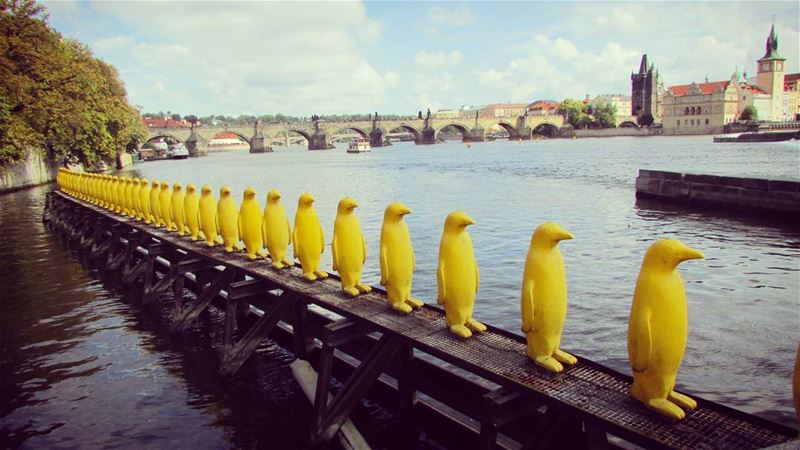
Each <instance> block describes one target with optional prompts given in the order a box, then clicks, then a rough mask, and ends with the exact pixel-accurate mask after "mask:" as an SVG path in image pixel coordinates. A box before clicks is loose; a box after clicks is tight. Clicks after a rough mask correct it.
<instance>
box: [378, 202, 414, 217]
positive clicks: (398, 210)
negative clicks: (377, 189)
mask: <svg viewBox="0 0 800 450" xmlns="http://www.w3.org/2000/svg"><path fill="white" fill-rule="evenodd" d="M406 214H411V209H410V208H409V207H408V206H406V205H404V204H402V203H400V202H393V203H389V206H387V207H386V211H384V212H383V218H384V220H386V219H394V220H401V219H402V218H403V216H405V215H406Z"/></svg>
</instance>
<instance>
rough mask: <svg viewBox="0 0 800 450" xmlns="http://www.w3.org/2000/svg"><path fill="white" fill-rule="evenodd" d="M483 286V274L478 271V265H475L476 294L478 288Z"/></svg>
mask: <svg viewBox="0 0 800 450" xmlns="http://www.w3.org/2000/svg"><path fill="white" fill-rule="evenodd" d="M480 285H481V273H480V270H478V263H477V262H476V263H475V292H478V287H479V286H480Z"/></svg>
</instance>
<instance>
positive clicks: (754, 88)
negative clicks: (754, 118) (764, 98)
mask: <svg viewBox="0 0 800 450" xmlns="http://www.w3.org/2000/svg"><path fill="white" fill-rule="evenodd" d="M742 88H743V89H745V90H747V91H750V92H752V93H754V94H766V92H764V91H762V90H761V88H759V87H758V86H753V85H752V84H744V85H742Z"/></svg>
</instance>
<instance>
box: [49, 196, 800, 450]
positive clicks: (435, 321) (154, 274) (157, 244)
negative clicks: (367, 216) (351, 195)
mask: <svg viewBox="0 0 800 450" xmlns="http://www.w3.org/2000/svg"><path fill="white" fill-rule="evenodd" d="M43 220H44V222H45V223H46V224H47V225H48V227H49V228H50V229H51V230H52V231H53V232H54V233H55V234H57V235H59V236H61V237H62V238H63V240H64V241H65V242H66V243H67V244H68V245H69V246H70V247H72V248H74V249H76V250H77V252H78V254H79V255H80V256H81V258H83V259H84V260H85V261H86V262H87V263H89V264H93V265H96V266H97V267H98V268H99V269H101V271H102V272H103V273H104V274H105V275H104V277H105V278H107V280H108V281H109V282H112V283H116V284H119V285H121V286H123V287H127V286H134V285H141V290H142V303H143V304H145V305H146V304H153V303H155V302H159V301H160V299H161V297H162V295H163V294H165V293H167V292H168V291H171V292H172V294H173V296H172V297H173V298H174V304H173V305H172V311H173V314H172V328H173V329H174V331H175V332H181V331H182V330H186V329H187V328H189V327H191V326H193V325H194V324H195V321H196V320H197V319H198V318H199V317H200V316H201V314H203V312H204V311H206V310H207V309H208V308H219V309H221V310H222V311H224V312H225V325H224V326H225V329H224V349H223V355H222V358H221V361H222V363H221V367H220V371H221V372H222V373H224V374H234V373H235V372H236V371H237V370H239V368H241V367H242V365H243V364H245V363H246V362H247V360H248V358H249V357H250V356H251V355H252V354H253V352H254V351H255V349H256V348H257V347H258V345H259V344H260V343H261V342H262V341H263V340H264V339H267V338H269V339H273V340H274V341H275V342H277V343H278V344H280V345H282V346H284V347H286V348H288V349H289V350H291V351H292V352H294V354H295V355H297V357H298V358H302V359H306V360H308V361H309V362H311V363H312V364H313V365H314V367H315V368H316V369H317V371H318V373H319V382H318V384H317V392H316V396H315V398H316V399H317V401H316V403H315V405H314V408H313V417H312V419H311V420H312V436H310V438H309V442H310V443H317V442H324V441H328V440H329V439H331V437H332V436H333V435H334V434H335V433H336V431H337V430H338V429H339V427H340V426H341V425H342V423H344V421H345V420H347V418H348V417H349V415H350V413H351V412H352V411H353V409H354V408H355V407H356V406H357V405H358V404H359V402H360V401H361V400H362V399H363V398H365V397H368V398H371V399H374V400H375V401H377V402H379V403H380V404H382V405H384V406H385V407H386V408H387V409H388V410H390V411H392V412H394V413H396V414H397V415H398V417H400V419H401V421H402V423H404V424H407V425H408V429H409V430H418V429H423V430H425V432H426V433H428V434H430V435H433V436H440V435H441V436H443V439H446V436H447V435H459V436H465V437H466V438H467V439H473V441H472V442H475V444H476V445H475V446H476V447H480V448H484V449H490V448H507V449H516V448H608V447H614V446H619V445H623V446H624V442H629V443H633V444H635V445H638V446H641V447H645V448H686V449H689V448H691V449H697V448H701V449H703V448H706V449H711V448H726V449H729V448H763V447H768V446H773V445H777V444H781V443H785V442H787V441H789V440H791V439H792V438H794V437H795V436H796V434H797V431H796V430H794V429H792V428H789V427H785V426H782V425H779V424H776V423H773V422H770V421H768V420H764V419H761V418H759V417H756V416H753V415H749V414H746V413H743V412H740V411H737V410H734V409H731V408H728V407H725V406H723V405H720V404H718V403H715V402H711V401H707V400H704V399H702V398H699V397H697V396H695V395H692V397H693V398H695V399H696V400H697V401H698V404H699V408H698V409H697V410H695V411H687V416H686V419H684V420H682V421H680V422H673V421H670V420H668V419H666V418H664V417H663V416H660V415H658V414H656V413H654V412H652V411H649V410H647V409H646V408H645V407H644V406H642V405H641V404H640V403H639V402H637V401H635V400H633V399H632V398H631V397H630V395H629V392H628V391H629V389H630V385H631V381H632V380H631V378H630V377H629V376H626V375H623V374H620V373H618V372H616V371H614V370H611V369H609V368H607V367H604V366H602V365H600V364H597V363H594V362H592V361H590V360H588V359H586V358H585V357H582V356H579V363H578V364H577V365H575V366H570V367H567V368H566V369H565V370H564V372H562V373H560V374H553V373H549V372H546V371H544V370H542V369H540V368H538V367H537V366H536V365H535V364H533V363H532V362H531V361H530V359H529V358H528V357H527V356H526V355H525V338H524V337H522V336H518V335H515V334H512V333H509V332H507V331H505V330H501V329H498V328H494V327H492V326H489V329H488V331H487V332H485V333H479V334H476V335H474V336H473V337H472V338H470V339H468V340H460V339H458V338H456V337H455V336H453V335H452V334H451V333H450V332H448V330H447V327H446V325H445V317H444V312H443V311H442V310H441V309H439V308H437V307H435V306H432V305H425V307H424V308H422V309H421V310H418V311H415V312H413V313H412V314H410V315H403V314H400V313H397V312H395V311H393V310H392V309H391V308H390V307H389V306H388V305H387V303H386V294H385V292H384V291H382V290H380V289H374V290H373V291H372V292H371V293H369V294H365V295H361V296H359V297H357V298H350V297H348V296H346V295H345V294H343V293H342V292H341V290H340V285H339V282H338V279H337V278H336V277H335V276H331V278H329V279H326V280H322V281H316V282H308V281H306V280H305V279H304V278H302V276H301V275H302V274H301V272H300V270H299V269H297V268H292V269H288V270H287V269H283V270H280V271H279V270H275V269H273V268H272V267H271V266H270V265H269V264H267V263H265V262H264V261H263V260H262V261H250V260H248V259H246V258H245V257H244V256H243V255H242V254H241V253H239V254H236V253H233V254H229V253H225V251H224V250H223V249H222V248H220V247H213V248H209V247H207V246H206V245H205V244H204V243H202V242H193V241H191V240H189V239H188V238H186V237H179V236H177V234H175V233H167V232H164V231H161V230H156V229H153V228H151V227H149V226H146V225H144V224H143V223H140V222H136V221H132V220H128V219H125V218H122V217H119V216H116V215H114V214H111V213H109V212H107V211H106V210H103V209H101V208H98V207H95V206H93V205H90V204H88V203H85V202H82V201H80V200H77V199H75V198H72V197H70V196H68V195H66V194H64V193H63V192H60V191H54V192H51V193H50V194H49V195H48V197H47V203H46V206H45V212H44V218H43ZM310 305H315V306H310ZM332 377H333V378H336V379H337V380H339V381H340V382H341V383H342V385H341V388H340V389H338V391H336V392H335V395H332V398H333V400H332V401H331V402H325V401H320V399H327V398H328V397H329V395H331V394H334V393H332V392H331V390H330V387H331V378H332ZM789 390H790V389H789V388H788V386H787V392H789ZM409 433H410V434H411V433H412V432H411V431H409ZM412 442H413V441H412ZM411 445H413V444H411Z"/></svg>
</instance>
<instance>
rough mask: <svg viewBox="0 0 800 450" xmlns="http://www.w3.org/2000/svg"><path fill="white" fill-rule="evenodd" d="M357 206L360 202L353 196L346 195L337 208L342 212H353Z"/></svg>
mask: <svg viewBox="0 0 800 450" xmlns="http://www.w3.org/2000/svg"><path fill="white" fill-rule="evenodd" d="M356 208H358V202H356V200H355V199H354V198H353V197H345V198H343V199H341V200H339V206H338V207H337V210H338V211H339V212H340V213H352V212H353V210H354V209H356Z"/></svg>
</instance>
